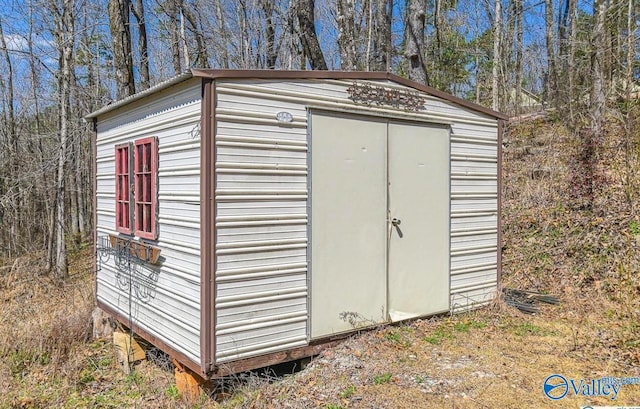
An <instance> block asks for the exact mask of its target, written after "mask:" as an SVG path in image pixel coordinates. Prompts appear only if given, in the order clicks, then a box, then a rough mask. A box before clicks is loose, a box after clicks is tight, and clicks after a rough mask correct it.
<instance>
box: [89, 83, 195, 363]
mask: <svg viewBox="0 0 640 409" xmlns="http://www.w3.org/2000/svg"><path fill="white" fill-rule="evenodd" d="M200 92H201V90H200V81H199V80H191V81H187V82H184V83H181V84H179V85H176V86H173V87H171V88H169V89H166V90H164V91H162V92H159V93H157V94H154V95H152V96H150V97H147V98H145V99H143V100H140V101H137V102H136V103H133V104H130V105H127V106H126V107H123V108H120V109H118V110H116V111H113V112H111V113H108V114H105V115H103V116H101V117H99V118H98V130H97V192H96V195H97V215H98V223H97V230H98V236H104V235H108V234H110V233H111V234H116V232H115V179H114V170H115V162H114V145H117V144H121V143H124V142H132V141H134V140H136V139H139V138H143V137H147V136H157V137H158V140H159V141H158V150H159V157H160V159H159V169H158V173H159V183H158V196H159V211H158V221H159V234H158V241H157V242H154V245H156V246H158V247H160V248H161V257H162V258H163V259H164V260H163V261H162V263H161V264H160V265H159V266H157V267H150V268H142V269H141V268H138V269H137V270H138V272H137V274H135V276H134V280H133V282H134V283H137V284H138V285H139V287H140V285H141V284H143V283H144V282H146V283H147V284H146V286H142V287H140V288H148V290H146V292H144V291H142V290H138V294H136V291H135V286H134V288H132V289H131V291H129V289H128V286H127V285H126V284H125V285H123V284H122V283H121V284H118V279H117V276H118V271H117V268H116V267H115V265H114V263H113V258H111V259H110V260H109V261H108V262H106V263H102V269H101V270H100V271H98V277H97V282H98V286H97V297H98V299H99V300H100V301H101V302H103V303H105V304H106V305H108V306H109V307H111V308H112V309H114V310H116V311H117V312H119V313H120V314H121V315H122V316H124V317H127V318H130V319H131V320H132V321H133V322H134V323H135V324H137V325H138V326H140V327H141V328H143V329H144V330H145V331H147V332H149V333H150V334H152V335H153V336H155V337H157V338H158V339H160V340H162V341H163V342H165V343H166V344H167V345H169V346H171V347H172V348H174V349H175V350H176V351H179V352H182V353H183V354H185V355H186V356H187V357H189V358H190V359H191V360H192V361H194V362H195V363H200V131H199V125H200V107H201V105H200V100H201V97H200ZM119 273H120V275H121V276H123V275H126V274H125V273H124V272H122V271H121V272H119ZM148 276H150V277H151V278H150V279H148V278H144V277H148Z"/></svg>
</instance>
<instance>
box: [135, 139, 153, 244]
mask: <svg viewBox="0 0 640 409" xmlns="http://www.w3.org/2000/svg"><path fill="white" fill-rule="evenodd" d="M133 156H134V158H133V163H134V170H133V172H134V177H135V183H134V184H135V188H134V196H135V204H134V206H135V215H134V223H135V234H136V236H140V237H144V238H146V239H156V237H157V234H156V233H157V228H156V219H157V218H156V213H157V210H156V202H157V200H156V191H157V177H158V140H157V139H156V138H144V139H139V140H137V141H135V148H134V155H133Z"/></svg>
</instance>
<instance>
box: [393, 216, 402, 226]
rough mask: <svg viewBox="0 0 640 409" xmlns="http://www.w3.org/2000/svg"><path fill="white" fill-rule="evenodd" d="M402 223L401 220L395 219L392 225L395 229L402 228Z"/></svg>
mask: <svg viewBox="0 0 640 409" xmlns="http://www.w3.org/2000/svg"><path fill="white" fill-rule="evenodd" d="M400 223H402V220H400V219H396V218H395V217H394V218H393V219H391V224H393V225H394V226H395V227H398V226H400Z"/></svg>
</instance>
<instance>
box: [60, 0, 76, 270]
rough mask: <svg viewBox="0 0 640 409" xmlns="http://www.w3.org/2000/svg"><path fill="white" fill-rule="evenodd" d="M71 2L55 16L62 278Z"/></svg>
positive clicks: (63, 266) (64, 266)
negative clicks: (57, 62) (57, 54)
mask: <svg viewBox="0 0 640 409" xmlns="http://www.w3.org/2000/svg"><path fill="white" fill-rule="evenodd" d="M73 6H74V3H73V0H63V2H62V10H60V14H59V15H57V16H56V18H57V20H58V24H57V26H58V35H57V39H58V52H59V53H60V59H59V68H58V70H59V73H58V78H59V79H58V84H59V90H58V93H59V98H58V101H59V115H58V116H59V134H58V135H59V140H58V142H59V146H58V169H57V176H58V177H57V182H56V221H55V224H56V257H55V258H56V263H55V271H56V275H57V276H58V277H60V278H66V277H67V276H68V275H69V270H68V265H67V247H66V242H65V240H66V230H65V227H66V201H65V163H66V161H67V149H68V147H67V144H68V138H69V127H70V124H71V101H70V99H71V83H72V72H73V44H74V41H73V40H74V34H75V33H74V29H75V26H74V23H75V21H74V15H73Z"/></svg>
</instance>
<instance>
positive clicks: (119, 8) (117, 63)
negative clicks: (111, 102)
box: [108, 0, 136, 99]
mask: <svg viewBox="0 0 640 409" xmlns="http://www.w3.org/2000/svg"><path fill="white" fill-rule="evenodd" d="M129 2H130V0H109V5H108V11H109V30H110V32H111V44H112V47H113V65H114V68H115V72H116V90H117V95H118V99H122V98H124V97H127V96H129V95H132V94H135V92H136V88H135V83H134V79H133V60H132V58H131V33H130V31H129V9H130V5H129Z"/></svg>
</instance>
